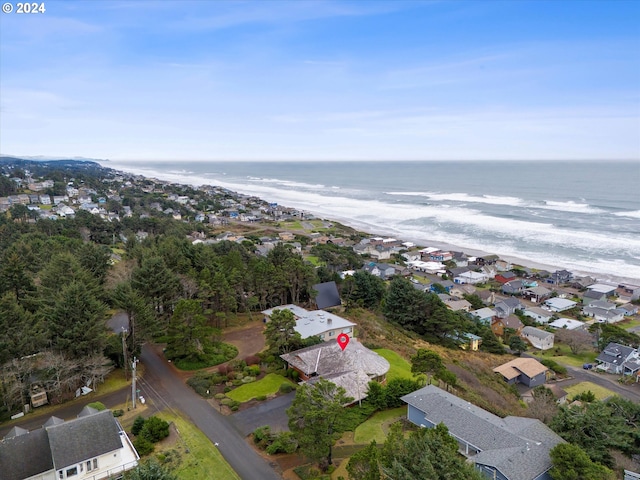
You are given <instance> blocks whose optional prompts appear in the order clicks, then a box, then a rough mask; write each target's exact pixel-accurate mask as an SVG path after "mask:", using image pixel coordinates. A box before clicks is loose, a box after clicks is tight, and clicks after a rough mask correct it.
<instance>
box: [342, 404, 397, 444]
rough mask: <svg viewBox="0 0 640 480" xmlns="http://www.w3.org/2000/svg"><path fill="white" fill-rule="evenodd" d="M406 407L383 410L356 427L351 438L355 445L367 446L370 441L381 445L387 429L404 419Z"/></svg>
mask: <svg viewBox="0 0 640 480" xmlns="http://www.w3.org/2000/svg"><path fill="white" fill-rule="evenodd" d="M406 415H407V407H398V408H393V409H391V410H385V411H383V412H378V413H376V414H375V415H373V416H372V417H371V418H370V419H368V420H367V421H366V422H364V423H361V424H360V425H358V427H357V428H356V431H355V435H354V437H353V441H354V442H355V443H359V444H364V445H368V444H369V443H371V440H375V441H376V443H377V444H382V443H384V442H385V440H386V438H387V427H388V426H389V425H390V424H391V423H393V422H394V421H396V420H399V419H400V418H401V417H406Z"/></svg>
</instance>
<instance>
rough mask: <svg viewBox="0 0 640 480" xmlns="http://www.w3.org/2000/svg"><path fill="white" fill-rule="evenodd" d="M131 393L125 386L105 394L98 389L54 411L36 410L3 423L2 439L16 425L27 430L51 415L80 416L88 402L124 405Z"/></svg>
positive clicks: (42, 422) (62, 416)
mask: <svg viewBox="0 0 640 480" xmlns="http://www.w3.org/2000/svg"><path fill="white" fill-rule="evenodd" d="M130 393H131V388H130V387H125V388H123V389H121V390H117V391H115V392H111V393H107V394H105V395H101V394H100V391H99V390H98V392H97V395H94V394H91V395H90V396H89V397H80V398H77V399H75V400H73V401H72V402H68V403H65V404H63V405H60V406H59V407H57V408H56V409H55V411H53V412H48V413H38V411H37V410H35V411H34V413H33V414H29V415H27V416H25V417H24V418H22V419H20V420H18V421H15V422H11V424H10V425H1V426H0V439H1V438H2V437H4V436H5V435H6V434H7V432H8V431H9V430H11V429H12V428H13V427H14V426H18V427H21V428H26V429H27V430H35V429H36V428H40V427H41V426H42V425H43V424H44V423H45V422H46V421H47V420H48V419H49V417H51V416H56V417H58V418H62V419H63V420H71V419H74V418H76V417H77V416H78V414H79V413H80V411H81V410H82V409H83V408H84V407H85V405H86V404H87V403H91V402H102V403H104V404H105V406H107V408H113V407H115V406H116V405H122V404H124V403H125V402H126V401H127V399H128V398H130V397H129V394H130Z"/></svg>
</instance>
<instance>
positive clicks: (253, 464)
mask: <svg viewBox="0 0 640 480" xmlns="http://www.w3.org/2000/svg"><path fill="white" fill-rule="evenodd" d="M141 360H142V362H143V363H144V365H145V373H144V378H143V379H141V380H140V381H139V385H140V390H141V391H142V393H143V394H144V395H145V396H147V397H150V398H152V399H153V401H154V402H156V404H157V405H160V404H164V405H165V406H167V407H169V408H175V409H176V410H180V411H181V412H182V413H184V414H185V415H187V416H188V417H189V419H190V420H191V421H192V422H193V423H194V424H195V425H196V426H197V427H198V428H199V429H200V430H201V431H202V432H203V433H204V434H205V435H206V436H207V437H208V438H209V439H210V440H211V441H212V442H213V443H214V444H216V445H217V447H218V449H219V450H220V453H222V455H223V456H224V458H225V460H226V461H227V462H228V463H229V465H231V468H233V469H234V470H235V471H236V473H237V474H238V476H240V478H242V480H281V478H282V477H281V476H280V475H278V474H277V473H276V472H275V470H274V468H275V467H276V464H275V463H273V464H269V463H267V462H266V461H265V460H264V459H263V458H262V457H261V456H260V455H258V454H257V453H256V452H255V451H254V450H253V449H252V448H251V447H250V446H249V445H248V444H247V442H246V441H245V439H244V437H243V436H242V434H241V433H240V432H239V431H238V430H236V429H235V428H234V426H233V425H232V423H231V422H230V421H229V419H228V418H227V417H225V416H224V415H222V414H221V413H219V412H217V411H216V410H215V409H214V408H213V407H212V406H211V405H210V404H209V403H208V402H207V401H206V400H205V399H203V398H202V397H200V396H199V395H197V394H196V393H195V392H194V391H193V390H192V389H191V388H189V387H188V386H187V385H185V383H184V380H183V379H182V378H180V376H178V375H177V374H176V372H175V371H174V370H173V369H172V368H171V367H170V366H169V365H167V364H166V363H165V361H164V360H163V359H161V358H160V357H159V356H158V354H157V353H156V352H155V351H154V350H153V348H152V347H150V346H149V345H145V346H144V347H143V349H142V356H141ZM212 473H213V472H212Z"/></svg>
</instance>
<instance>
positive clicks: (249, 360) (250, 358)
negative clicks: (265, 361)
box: [244, 355, 260, 365]
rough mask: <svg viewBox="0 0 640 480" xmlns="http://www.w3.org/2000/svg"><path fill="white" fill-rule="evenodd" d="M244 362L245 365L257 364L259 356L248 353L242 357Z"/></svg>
mask: <svg viewBox="0 0 640 480" xmlns="http://www.w3.org/2000/svg"><path fill="white" fill-rule="evenodd" d="M244 362H245V363H246V364H247V365H259V364H260V357H258V356H257V355H249V356H248V357H246V358H245V359H244Z"/></svg>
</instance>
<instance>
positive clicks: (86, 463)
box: [0, 410, 140, 480]
mask: <svg viewBox="0 0 640 480" xmlns="http://www.w3.org/2000/svg"><path fill="white" fill-rule="evenodd" d="M139 459H140V457H139V456H138V453H137V452H136V450H135V448H134V447H133V445H132V444H131V442H130V441H129V438H128V437H127V434H126V433H125V432H124V430H123V429H122V427H121V426H120V424H119V423H118V421H117V420H116V419H115V418H114V417H113V414H112V413H111V411H110V410H103V411H101V412H94V413H89V414H85V415H83V416H80V417H78V418H76V419H74V420H69V421H66V422H65V421H61V419H59V418H55V417H52V418H51V419H49V421H47V422H46V423H45V424H44V425H43V426H42V427H41V428H38V429H36V430H33V431H31V432H30V431H28V430H24V429H20V430H17V429H16V431H13V430H12V431H11V432H9V434H8V435H6V436H5V437H4V438H3V439H2V441H0V465H1V466H2V469H1V471H0V477H1V478H2V480H31V479H36V478H37V479H61V480H65V479H70V478H90V479H92V480H102V479H107V478H112V477H113V476H117V475H121V474H122V473H124V472H125V471H127V470H130V469H132V468H134V467H135V466H137V464H138V460H139Z"/></svg>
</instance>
